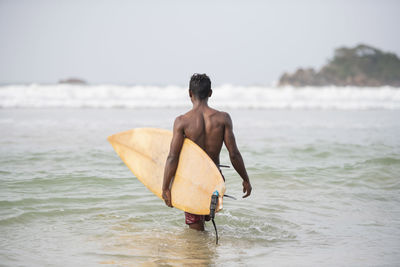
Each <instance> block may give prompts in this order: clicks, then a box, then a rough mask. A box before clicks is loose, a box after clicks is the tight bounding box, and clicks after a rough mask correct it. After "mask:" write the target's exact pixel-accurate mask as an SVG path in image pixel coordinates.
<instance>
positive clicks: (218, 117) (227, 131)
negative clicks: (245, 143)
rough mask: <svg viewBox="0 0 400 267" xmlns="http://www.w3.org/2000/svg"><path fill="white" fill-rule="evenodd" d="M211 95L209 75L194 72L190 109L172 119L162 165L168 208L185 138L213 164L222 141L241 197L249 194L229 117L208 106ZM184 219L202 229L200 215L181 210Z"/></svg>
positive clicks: (216, 160)
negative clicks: (240, 185)
mask: <svg viewBox="0 0 400 267" xmlns="http://www.w3.org/2000/svg"><path fill="white" fill-rule="evenodd" d="M211 94H212V90H211V81H210V78H208V76H207V75H206V74H194V75H193V76H192V77H191V79H190V85H189V96H190V100H191V101H192V103H193V108H192V110H190V111H189V112H187V113H186V114H184V115H181V116H179V117H177V118H176V119H175V122H174V130H173V136H172V141H171V147H170V151H169V155H168V158H167V162H166V164H165V170H164V181H163V187H162V197H163V199H164V201H165V204H166V205H167V206H168V207H172V204H171V191H170V184H171V180H172V177H173V176H174V175H175V172H176V169H177V166H178V160H179V154H180V152H181V149H182V145H183V141H184V139H185V137H186V138H189V139H190V140H192V141H193V142H195V143H196V144H197V145H199V146H200V147H201V148H202V149H203V150H204V151H205V152H206V153H207V154H208V156H210V158H211V159H212V160H213V161H214V162H215V164H216V165H217V166H218V165H219V154H220V152H221V148H222V143H225V146H226V148H227V149H228V151H229V157H230V160H231V163H232V165H233V167H234V168H235V170H236V171H237V172H238V173H239V175H240V176H241V177H242V179H243V193H245V195H244V196H243V197H244V198H245V197H248V196H250V194H251V189H252V188H251V184H250V180H249V177H248V176H247V172H246V168H245V166H244V163H243V159H242V155H241V154H240V152H239V149H238V148H237V146H236V141H235V136H234V135H233V130H232V120H231V118H230V116H229V114H228V113H226V112H222V111H218V110H215V109H212V108H210V107H209V106H208V103H207V102H208V98H209V97H210V96H211ZM172 197H173V196H172ZM185 220H186V224H188V225H189V227H190V228H192V229H196V230H200V231H203V230H204V220H205V216H204V215H196V214H191V213H188V212H185Z"/></svg>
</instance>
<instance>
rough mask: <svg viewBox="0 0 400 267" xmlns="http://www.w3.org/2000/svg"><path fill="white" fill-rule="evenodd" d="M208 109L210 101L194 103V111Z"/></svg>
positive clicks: (196, 101)
mask: <svg viewBox="0 0 400 267" xmlns="http://www.w3.org/2000/svg"><path fill="white" fill-rule="evenodd" d="M207 107H208V99H204V100H197V99H196V100H194V101H193V109H197V108H207Z"/></svg>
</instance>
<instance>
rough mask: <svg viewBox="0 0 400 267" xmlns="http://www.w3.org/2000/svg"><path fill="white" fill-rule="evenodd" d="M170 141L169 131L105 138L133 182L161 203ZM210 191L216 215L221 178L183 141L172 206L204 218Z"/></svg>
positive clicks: (203, 154)
mask: <svg viewBox="0 0 400 267" xmlns="http://www.w3.org/2000/svg"><path fill="white" fill-rule="evenodd" d="M171 139H172V132H171V131H168V130H163V129H156V128H136V129H132V130H129V131H125V132H121V133H117V134H114V135H111V136H109V137H108V141H109V142H110V143H111V145H112V146H113V148H114V150H115V151H116V152H117V154H118V155H119V156H120V158H121V159H122V161H123V162H124V163H125V164H126V166H128V168H129V169H130V170H131V171H132V172H133V174H134V175H135V176H136V177H137V179H138V180H139V181H141V182H142V183H143V184H144V185H145V186H146V187H147V188H148V189H149V190H150V191H151V192H153V193H154V194H155V195H156V196H158V197H159V198H161V199H162V183H163V179H164V167H165V162H166V160H167V157H168V153H169V148H170V144H171ZM214 191H218V193H219V198H218V207H217V211H219V210H221V209H222V197H223V195H224V194H225V182H224V180H223V178H222V175H221V173H220V171H219V170H218V168H217V166H216V165H215V163H214V162H213V161H212V160H211V158H210V157H209V156H208V155H207V153H206V152H205V151H204V150H203V149H201V148H200V147H199V146H198V145H197V144H195V143H194V142H193V141H191V140H189V139H188V138H185V140H184V143H183V146H182V150H181V153H180V156H179V163H178V168H177V170H176V173H175V177H174V178H173V181H172V185H171V198H172V205H173V206H174V207H175V208H178V209H180V210H183V211H186V212H190V213H193V214H199V215H208V214H210V202H211V196H212V194H213V193H214Z"/></svg>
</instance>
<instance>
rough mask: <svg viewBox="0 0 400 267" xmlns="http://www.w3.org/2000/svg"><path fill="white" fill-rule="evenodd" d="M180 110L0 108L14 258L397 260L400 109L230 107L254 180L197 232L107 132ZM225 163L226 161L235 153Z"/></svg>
mask: <svg viewBox="0 0 400 267" xmlns="http://www.w3.org/2000/svg"><path fill="white" fill-rule="evenodd" d="M182 112H183V109H160V108H158V109H157V108H155V109H131V110H129V109H2V110H0V129H1V135H0V185H1V186H0V263H1V264H2V265H5V266H16V265H23V266H54V265H56V266H74V265H82V264H84V265H85V266H98V265H106V266H108V265H110V266H115V265H116V266H138V265H139V266H157V265H164V264H165V265H199V266H202V265H204V266H209V265H212V266H213V265H216V266H231V265H236V266H248V265H250V266H258V265H261V264H262V265H267V266H268V265H269V266H277V265H278V266H293V265H296V266H313V265H314V266H315V265H324V266H354V265H355V266H365V265H379V266H382V265H385V266H396V265H397V266H398V265H399V263H400V256H399V254H398V251H399V250H400V238H399V237H400V194H399V193H400V176H399V173H400V120H399V119H398V118H399V117H400V111H397V110H394V111H389V110H368V111H334V110H325V111H322V110H261V109H250V110H249V109H234V110H230V111H229V112H230V113H231V116H232V118H233V120H234V130H235V133H236V139H237V142H238V144H239V148H240V149H241V151H242V155H243V157H244V159H245V163H246V165H247V168H248V172H249V176H250V179H251V181H252V184H253V190H254V191H253V194H252V196H251V197H250V198H248V199H245V200H243V199H241V198H240V196H241V194H242V193H241V192H240V191H241V182H240V181H241V179H240V177H239V176H238V175H237V174H236V173H235V172H234V170H232V168H231V169H224V175H225V177H226V179H227V194H230V195H234V196H236V197H238V200H237V201H234V200H230V199H226V200H225V201H224V210H223V211H221V212H220V213H219V214H218V217H217V218H216V223H217V227H218V230H219V236H220V243H219V245H215V233H214V230H213V227H212V225H211V224H207V226H206V228H207V231H206V232H204V233H198V232H195V231H192V230H189V229H187V228H186V226H185V225H184V216H183V213H182V212H181V211H179V210H176V209H169V208H167V207H165V206H164V205H163V202H162V201H161V200H160V199H158V198H157V197H155V196H154V195H153V194H152V193H150V192H149V191H148V190H147V189H146V188H145V187H144V186H143V185H142V184H141V183H140V182H139V181H138V180H136V178H134V176H133V174H132V173H131V172H130V171H129V170H128V168H127V167H126V166H125V165H124V164H123V163H122V161H121V160H120V159H119V158H118V156H117V155H116V153H115V152H114V151H113V149H112V147H111V146H110V145H109V144H108V143H107V141H106V137H107V136H108V135H110V134H113V133H116V132H119V131H123V130H127V129H131V128H135V127H148V126H150V127H160V128H167V129H170V128H171V126H172V123H173V119H174V117H175V116H177V115H179V114H180V113H182ZM221 163H222V164H229V159H228V156H227V152H226V150H223V151H222V154H221Z"/></svg>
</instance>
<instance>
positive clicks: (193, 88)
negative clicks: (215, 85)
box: [189, 73, 212, 100]
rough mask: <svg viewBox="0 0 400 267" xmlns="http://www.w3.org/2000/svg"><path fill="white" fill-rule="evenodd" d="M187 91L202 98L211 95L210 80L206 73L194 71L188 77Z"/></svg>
mask: <svg viewBox="0 0 400 267" xmlns="http://www.w3.org/2000/svg"><path fill="white" fill-rule="evenodd" d="M189 91H190V92H191V96H192V95H193V96H194V97H195V98H197V99H199V100H204V99H206V98H208V97H210V96H211V93H212V90H211V80H210V78H209V77H208V76H207V75H206V74H198V73H195V74H193V75H192V77H191V78H190V83H189Z"/></svg>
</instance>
